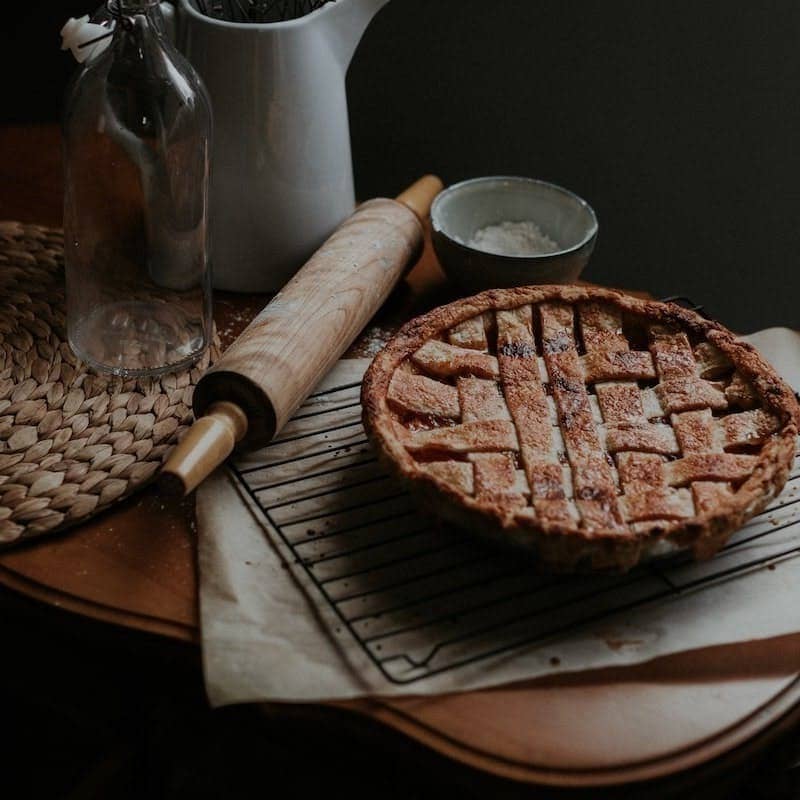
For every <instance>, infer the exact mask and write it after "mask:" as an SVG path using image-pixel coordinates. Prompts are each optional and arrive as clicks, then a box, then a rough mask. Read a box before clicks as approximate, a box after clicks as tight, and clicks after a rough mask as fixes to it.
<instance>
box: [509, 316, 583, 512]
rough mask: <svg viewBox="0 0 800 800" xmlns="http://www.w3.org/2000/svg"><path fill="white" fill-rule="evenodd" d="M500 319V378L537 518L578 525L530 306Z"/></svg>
mask: <svg viewBox="0 0 800 800" xmlns="http://www.w3.org/2000/svg"><path fill="white" fill-rule="evenodd" d="M496 319H497V353H498V362H499V367H500V376H501V380H502V384H503V391H504V393H505V398H506V403H507V405H508V409H509V411H510V413H511V416H512V418H513V420H514V424H515V425H516V428H517V434H518V437H519V444H520V460H521V461H522V465H523V468H524V470H525V475H526V477H527V481H528V485H529V488H530V496H531V504H532V506H533V508H534V511H535V513H536V515H537V516H538V517H540V518H541V519H543V520H545V521H548V522H556V521H563V520H571V521H574V520H575V518H576V517H577V514H576V512H575V508H574V506H573V504H572V503H570V502H569V495H568V494H567V492H566V490H565V486H564V470H563V468H562V466H561V463H560V459H559V455H558V454H559V450H558V444H559V443H560V442H561V437H560V436H559V437H558V438H557V437H556V436H555V435H554V434H555V433H556V431H555V430H554V429H553V427H552V422H551V414H550V407H549V404H548V402H547V401H548V398H547V395H546V393H545V389H544V386H543V385H542V382H541V371H540V365H539V359H538V357H537V354H536V347H535V343H534V338H533V318H532V313H531V307H530V306H521V307H520V308H516V309H514V310H512V311H498V312H497V315H496Z"/></svg>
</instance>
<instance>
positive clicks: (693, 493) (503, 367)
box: [362, 286, 800, 570]
mask: <svg viewBox="0 0 800 800" xmlns="http://www.w3.org/2000/svg"><path fill="white" fill-rule="evenodd" d="M362 402H363V406H364V423H365V426H366V428H367V431H368V433H369V434H370V437H371V439H372V440H373V442H374V443H375V444H376V446H377V448H378V451H379V453H380V455H381V456H382V457H383V458H384V460H385V461H388V463H389V464H390V465H391V467H392V468H393V470H394V471H395V472H396V473H398V474H399V475H400V476H402V477H403V478H405V479H407V480H408V481H409V482H410V485H411V487H412V489H415V490H418V491H419V492H421V493H422V498H423V500H425V501H426V505H427V506H428V507H429V508H430V509H432V510H433V511H435V512H438V513H439V514H440V515H441V516H443V517H445V518H446V519H449V520H451V521H453V522H456V523H458V524H460V525H462V526H465V527H468V528H472V529H476V530H479V531H482V532H488V533H494V534H499V535H501V536H502V537H503V538H504V539H506V540H508V541H510V542H514V543H517V544H520V545H524V546H526V547H529V548H533V549H534V550H535V551H536V553H537V554H538V556H539V558H540V559H541V561H542V562H543V563H544V564H545V565H547V566H548V567H550V568H555V569H559V570H576V569H587V568H589V569H603V568H617V569H628V568H630V567H631V566H632V565H633V564H635V563H636V562H637V561H639V560H640V558H642V557H643V556H648V557H649V556H654V555H661V554H665V553H669V552H672V551H674V550H676V549H681V548H685V547H691V548H692V550H693V552H694V554H695V555H696V556H697V557H708V556H710V555H713V553H715V552H716V551H717V550H718V549H719V548H720V547H721V546H722V545H723V544H724V543H725V541H726V540H727V538H728V536H729V535H730V534H731V533H732V532H733V531H734V530H735V529H736V528H738V527H740V526H741V525H742V524H743V523H744V521H745V520H746V519H748V518H749V517H751V516H753V515H754V514H756V513H758V512H759V511H760V510H762V509H763V508H764V506H765V505H766V504H767V503H768V501H769V500H770V499H771V498H773V497H774V496H775V495H776V494H777V493H778V492H779V491H780V490H781V489H782V488H783V485H784V483H785V482H786V478H787V476H788V473H789V469H790V465H791V463H792V459H793V456H794V450H795V440H796V436H797V420H798V418H799V417H800V412H798V407H797V403H796V401H795V398H794V396H793V394H792V392H791V390H790V389H789V388H788V387H787V386H786V385H785V384H784V383H783V381H781V379H780V378H779V377H778V376H777V375H776V374H775V372H774V370H773V369H772V368H771V367H770V366H769V365H768V364H767V363H766V362H765V361H764V360H763V358H762V357H761V356H760V355H759V354H758V353H757V352H756V351H755V350H754V349H753V347H752V346H750V345H749V344H747V343H746V342H742V341H740V340H738V339H737V338H736V337H735V336H734V335H733V334H732V333H730V332H729V331H727V330H726V329H724V328H723V327H722V326H720V325H718V324H717V323H714V322H710V321H708V320H706V319H703V318H702V317H701V316H699V315H698V314H696V313H694V312H691V311H687V310H685V309H683V308H681V307H679V306H677V305H674V304H670V303H658V302H649V301H644V300H638V299H636V298H633V297H630V296H627V295H623V294H621V293H618V292H613V291H609V290H601V289H590V288H583V287H577V286H568V287H566V286H531V287H523V288H518V289H507V290H498V291H489V292H484V293H483V294H479V295H476V296H475V297H471V298H468V299H466V300H460V301H458V302H455V303H451V304H450V305H447V306H442V307H441V308H437V309H435V310H434V311H431V312H430V313H428V314H426V315H424V316H422V317H418V318H417V319H415V320H413V321H412V322H410V323H409V324H407V325H406V326H405V327H403V328H402V329H401V330H400V331H399V333H398V334H397V335H396V336H395V337H394V338H393V339H392V340H391V341H390V342H389V343H388V344H387V345H386V347H385V348H384V349H383V350H382V351H381V352H380V353H379V354H378V355H377V356H376V358H375V360H374V361H373V363H372V365H371V366H370V368H369V370H368V372H367V374H366V377H365V379H364V386H363V391H362Z"/></svg>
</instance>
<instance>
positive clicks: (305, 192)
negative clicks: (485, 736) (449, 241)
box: [162, 0, 388, 291]
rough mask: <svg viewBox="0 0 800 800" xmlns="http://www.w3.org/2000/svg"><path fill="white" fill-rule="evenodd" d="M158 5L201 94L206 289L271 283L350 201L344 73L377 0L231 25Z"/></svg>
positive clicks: (301, 257)
mask: <svg viewBox="0 0 800 800" xmlns="http://www.w3.org/2000/svg"><path fill="white" fill-rule="evenodd" d="M175 2H176V9H175V10H174V11H173V9H172V7H171V6H169V5H168V4H167V3H162V9H163V10H164V12H165V17H166V19H167V24H168V28H170V27H173V25H174V28H173V30H176V31H177V33H176V41H177V43H178V46H179V48H180V49H181V50H182V51H183V52H184V53H185V55H186V56H187V57H188V58H189V60H190V61H191V63H192V65H193V66H194V67H195V69H196V70H197V71H198V72H199V73H200V76H201V77H202V79H203V81H204V82H205V84H206V87H207V89H208V92H209V95H210V97H211V105H212V110H213V115H214V139H213V142H214V143H213V150H212V164H211V184H210V200H209V202H210V209H209V211H210V214H209V219H210V225H211V243H212V262H213V275H214V286H215V287H216V288H218V289H231V290H234V291H275V290H277V289H280V288H281V286H283V284H284V283H286V281H287V280H288V279H289V278H290V277H291V276H292V274H293V273H294V272H295V271H296V270H297V269H299V267H301V266H302V265H303V263H304V262H305V261H306V259H307V258H308V257H309V256H310V255H311V253H313V252H314V250H315V249H316V248H317V247H319V245H320V244H321V243H322V242H323V241H324V240H325V238H326V237H327V236H328V235H329V234H330V233H331V232H332V231H333V230H334V229H335V228H336V227H337V226H338V225H339V223H340V222H342V221H343V220H344V219H345V218H346V217H347V216H348V215H349V214H351V213H352V211H353V208H354V206H355V195H354V191H353V167H352V159H351V154H350V129H349V124H348V116H347V97H346V94H345V73H346V71H347V67H348V65H349V63H350V59H351V58H352V55H353V52H354V51H355V48H356V45H357V44H358V42H359V40H360V38H361V35H362V33H363V32H364V29H365V28H366V27H367V25H368V23H369V21H370V20H371V19H372V17H373V16H374V15H375V14H376V13H377V11H378V10H379V9H380V8H381V7H382V6H383V5H385V4H386V2H388V0H334V2H329V3H326V4H325V5H323V6H322V7H321V8H319V9H317V10H316V11H313V12H312V13H310V14H307V15H305V16H303V17H299V18H298V19H293V20H288V21H286V22H274V23H263V24H258V23H255V24H253V23H234V22H224V21H221V20H218V19H212V18H210V17H207V16H205V15H204V14H202V13H200V12H199V11H198V10H197V8H196V7H195V5H194V4H193V2H192V0H175Z"/></svg>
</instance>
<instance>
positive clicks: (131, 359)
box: [63, 0, 211, 376]
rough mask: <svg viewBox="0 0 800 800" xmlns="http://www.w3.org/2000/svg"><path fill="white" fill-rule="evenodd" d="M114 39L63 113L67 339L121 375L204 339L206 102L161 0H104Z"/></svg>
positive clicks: (146, 371)
mask: <svg viewBox="0 0 800 800" xmlns="http://www.w3.org/2000/svg"><path fill="white" fill-rule="evenodd" d="M107 7H108V12H109V13H110V15H111V16H113V17H115V18H116V24H115V27H114V33H113V37H112V39H111V44H110V45H109V46H108V48H106V49H105V50H104V51H103V52H102V53H101V54H100V55H97V56H96V57H94V58H92V59H91V60H89V61H87V62H86V64H85V65H84V67H83V69H82V70H80V71H79V72H78V73H77V75H76V76H75V78H74V79H73V81H72V82H71V84H70V87H69V89H68V93H67V99H66V105H65V110H64V117H63V141H64V166H65V174H64V177H65V186H64V189H65V192H64V251H65V253H64V255H65V267H66V289H67V336H68V339H69V343H70V345H71V346H72V348H73V350H74V351H75V354H76V355H77V356H78V357H79V358H81V359H82V360H84V361H86V362H87V363H89V364H90V365H91V366H93V367H95V368H97V369H101V370H106V371H110V372H113V373H115V374H118V375H126V376H133V375H137V376H138V375H154V374H158V373H161V372H166V371H168V370H173V369H179V368H181V367H185V366H187V365H189V364H191V363H192V362H193V361H194V360H196V359H197V358H198V357H199V356H200V355H201V354H202V353H203V351H204V350H205V348H206V347H207V346H208V343H209V339H210V335H211V280H210V262H209V250H208V248H209V243H208V179H209V159H210V146H211V142H210V138H211V106H210V103H209V100H208V95H207V94H206V91H205V88H204V87H203V85H202V82H201V81H200V78H199V77H198V75H197V73H196V72H195V70H194V69H193V67H192V66H191V65H190V64H189V62H188V61H187V60H186V59H185V58H184V57H183V56H182V55H181V54H180V53H179V52H178V50H177V49H176V48H175V47H174V46H173V44H172V43H171V42H170V41H169V39H168V38H167V37H166V36H165V34H164V21H163V18H162V16H161V10H160V8H159V5H158V2H157V0H109V3H108V6H107Z"/></svg>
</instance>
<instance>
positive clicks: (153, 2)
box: [111, 0, 159, 13]
mask: <svg viewBox="0 0 800 800" xmlns="http://www.w3.org/2000/svg"><path fill="white" fill-rule="evenodd" d="M111 2H112V4H113V5H114V6H116V7H117V9H119V11H121V12H122V13H126V12H127V13H133V12H139V13H141V12H142V11H149V10H150V9H152V8H156V7H157V6H158V5H159V0H111Z"/></svg>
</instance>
